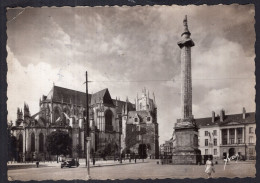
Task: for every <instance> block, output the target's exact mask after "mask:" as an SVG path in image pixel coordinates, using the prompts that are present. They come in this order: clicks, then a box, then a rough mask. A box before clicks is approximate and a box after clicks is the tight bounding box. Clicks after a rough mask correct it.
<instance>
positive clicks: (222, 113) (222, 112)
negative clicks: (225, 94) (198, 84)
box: [220, 109, 225, 122]
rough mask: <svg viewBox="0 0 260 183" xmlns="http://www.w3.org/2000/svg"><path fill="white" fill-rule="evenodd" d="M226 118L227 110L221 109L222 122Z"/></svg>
mask: <svg viewBox="0 0 260 183" xmlns="http://www.w3.org/2000/svg"><path fill="white" fill-rule="evenodd" d="M224 118H225V111H224V110H223V109H221V110H220V122H223V121H224Z"/></svg>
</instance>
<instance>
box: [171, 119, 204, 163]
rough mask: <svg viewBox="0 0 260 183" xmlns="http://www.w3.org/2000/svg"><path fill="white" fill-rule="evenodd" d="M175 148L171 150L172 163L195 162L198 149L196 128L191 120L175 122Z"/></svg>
mask: <svg viewBox="0 0 260 183" xmlns="http://www.w3.org/2000/svg"><path fill="white" fill-rule="evenodd" d="M174 129H175V135H176V148H175V150H174V151H173V156H172V163H173V164H185V165H190V164H197V163H198V161H199V158H200V157H199V156H200V150H199V149H198V128H197V127H196V126H195V125H193V123H192V122H189V121H182V122H179V123H178V122H177V123H176V125H175V127H174Z"/></svg>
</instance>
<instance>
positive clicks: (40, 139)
mask: <svg viewBox="0 0 260 183" xmlns="http://www.w3.org/2000/svg"><path fill="white" fill-rule="evenodd" d="M43 147H44V136H43V134H42V133H40V135H39V152H43Z"/></svg>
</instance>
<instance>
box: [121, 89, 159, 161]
mask: <svg viewBox="0 0 260 183" xmlns="http://www.w3.org/2000/svg"><path fill="white" fill-rule="evenodd" d="M127 102H128V101H127ZM135 109H136V110H131V109H130V108H129V107H128V105H126V108H125V111H124V113H123V127H122V129H123V130H122V134H123V135H124V136H125V144H122V147H123V148H124V149H126V151H127V152H126V153H135V154H139V155H140V156H141V157H143V158H146V157H149V158H156V159H157V158H159V132H158V123H157V106H156V103H155V96H154V94H153V99H151V98H150V96H149V91H147V90H146V89H145V88H144V89H143V91H142V95H141V97H138V94H137V97H136V101H135Z"/></svg>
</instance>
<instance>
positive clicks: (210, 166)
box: [205, 157, 215, 178]
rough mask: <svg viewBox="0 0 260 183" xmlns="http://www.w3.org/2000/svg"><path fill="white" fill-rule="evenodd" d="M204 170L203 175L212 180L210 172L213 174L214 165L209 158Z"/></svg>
mask: <svg viewBox="0 0 260 183" xmlns="http://www.w3.org/2000/svg"><path fill="white" fill-rule="evenodd" d="M205 168H206V169H205V173H206V174H207V175H208V178H212V176H211V174H212V172H213V173H215V169H214V164H213V162H212V160H211V158H210V157H209V158H208V160H207V161H206V164H205Z"/></svg>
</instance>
